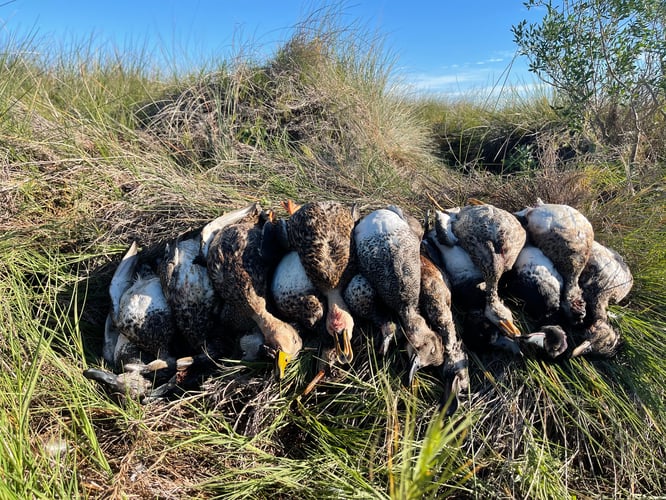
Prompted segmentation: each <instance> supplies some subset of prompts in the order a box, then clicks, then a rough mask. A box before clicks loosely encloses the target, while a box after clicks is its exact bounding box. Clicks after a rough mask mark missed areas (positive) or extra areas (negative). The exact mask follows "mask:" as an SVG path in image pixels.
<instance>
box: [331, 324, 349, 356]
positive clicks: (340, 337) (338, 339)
mask: <svg viewBox="0 0 666 500" xmlns="http://www.w3.org/2000/svg"><path fill="white" fill-rule="evenodd" d="M350 337H351V336H350V335H349V330H347V329H346V328H345V329H344V330H342V331H341V332H335V334H334V335H333V339H334V340H335V352H336V354H337V356H338V358H337V361H338V363H341V364H349V363H351V362H352V360H353V359H354V351H352V346H351V339H350Z"/></svg>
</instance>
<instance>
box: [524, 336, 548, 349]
mask: <svg viewBox="0 0 666 500" xmlns="http://www.w3.org/2000/svg"><path fill="white" fill-rule="evenodd" d="M520 339H521V342H522V344H523V345H525V344H530V345H533V346H535V347H538V348H539V349H544V348H545V341H546V334H545V333H543V332H533V333H530V334H529V335H526V336H522V337H520Z"/></svg>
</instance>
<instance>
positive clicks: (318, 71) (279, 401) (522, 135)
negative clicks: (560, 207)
mask: <svg viewBox="0 0 666 500" xmlns="http://www.w3.org/2000/svg"><path fill="white" fill-rule="evenodd" d="M3 43H4V46H3V48H2V49H1V50H0V65H1V66H2V73H3V78H2V79H1V81H0V116H1V117H2V119H1V120H0V152H1V153H2V158H1V159H0V162H1V163H0V164H1V165H2V169H1V170H0V179H1V182H0V205H1V207H2V208H1V209H0V230H1V232H0V234H2V236H0V256H1V257H2V258H1V259H0V287H1V288H2V296H3V300H2V303H1V305H0V308H2V318H3V321H2V323H0V364H1V367H2V369H1V370H0V387H1V388H2V390H0V409H1V411H0V443H1V444H0V446H2V449H1V450H0V476H1V477H2V480H1V481H0V496H2V497H3V498H71V497H77V496H80V497H85V498H87V497H91V498H109V497H139V498H155V497H160V498H189V497H199V498H212V497H224V498H264V497H268V496H275V497H278V498H291V497H297V498H325V497H345V498H346V497H353V498H365V497H368V498H413V497H419V498H421V497H426V498H434V497H444V496H450V497H474V496H476V497H487V496H490V495H492V496H494V497H496V496H501V497H507V498H514V497H515V498H564V497H574V496H576V497H578V496H582V497H599V496H603V497H611V496H615V497H629V496H633V495H650V494H660V493H662V492H663V491H665V490H666V484H665V479H664V478H666V435H665V434H664V429H665V428H666V404H665V401H666V394H665V390H666V389H665V388H666V367H665V366H664V363H663V358H664V342H665V341H666V314H665V313H664V311H666V291H665V287H664V283H665V281H666V270H665V269H666V266H664V262H666V259H665V254H664V248H666V236H665V233H664V231H663V222H664V221H663V213H664V200H665V199H664V158H663V154H662V153H663V151H662V153H660V154H659V155H656V156H650V157H644V158H642V159H641V164H640V169H637V170H636V175H635V177H633V178H632V183H633V185H634V189H635V193H634V194H631V193H628V192H627V190H626V189H625V185H626V178H625V176H624V167H623V164H622V162H621V160H619V159H618V158H617V157H615V156H612V155H607V153H606V152H605V151H604V150H603V148H600V147H597V146H598V143H597V142H595V140H594V138H590V137H586V136H585V135H584V134H583V133H581V132H580V131H576V130H575V129H572V127H571V124H570V123H568V122H567V120H566V119H565V118H563V117H562V115H561V114H559V113H556V112H555V111H554V110H553V108H552V107H551V106H550V105H549V104H550V101H549V99H548V98H547V97H544V96H539V95H536V94H535V95H533V96H529V97H526V98H525V97H521V98H518V97H517V98H515V99H514V100H513V101H510V100H509V101H507V102H505V103H504V104H502V105H501V106H500V107H496V108H487V107H484V106H483V105H480V104H478V103H475V102H455V103H451V102H447V101H444V100H433V99H425V98H423V99H422V98H409V97H405V96H404V94H400V93H397V92H395V91H394V90H393V89H392V88H391V82H392V81H393V80H392V73H391V69H392V68H391V61H390V60H388V59H385V58H383V56H381V55H378V54H384V53H385V52H384V51H383V50H382V49H381V47H379V46H377V45H376V42H374V39H373V38H372V37H368V36H366V35H364V34H363V33H362V32H359V31H358V30H356V29H342V28H340V26H337V25H336V24H335V19H334V18H333V17H330V16H323V19H310V20H308V21H307V22H305V23H304V24H303V25H302V26H301V28H300V29H298V30H296V32H295V34H294V36H293V38H292V39H291V40H289V41H288V42H286V43H285V44H284V46H283V47H282V48H281V49H280V50H279V51H278V52H277V53H276V54H275V55H274V56H273V57H272V58H270V59H269V60H268V61H265V62H262V63H257V62H253V61H251V60H249V59H247V58H245V59H242V60H238V61H233V62H226V63H225V64H222V65H220V66H219V67H215V68H208V69H205V70H203V69H202V71H201V72H200V73H199V74H196V75H180V76H178V77H177V78H164V77H162V76H161V75H160V74H156V73H155V72H154V71H152V70H151V69H150V68H149V67H147V66H146V64H145V62H143V58H141V57H138V56H132V55H131V54H126V55H123V56H122V57H105V56H103V55H96V54H93V53H92V51H90V50H86V49H85V48H80V47H79V48H75V49H73V51H72V52H71V53H66V52H63V53H62V54H58V56H57V57H53V56H52V55H51V56H50V57H49V58H40V57H39V56H38V54H39V53H40V50H38V49H39V46H35V45H34V44H38V43H39V42H38V41H36V40H30V39H29V40H22V41H16V40H11V39H9V40H5V41H4V42H3ZM646 132H650V130H647V131H646ZM654 133H655V134H658V133H659V131H658V130H655V131H654ZM426 193H428V194H430V195H432V196H433V197H435V198H436V199H437V200H438V201H439V202H440V203H442V204H444V205H447V204H460V203H464V202H465V200H466V199H467V198H468V197H470V196H473V197H477V198H482V199H485V200H487V201H489V202H492V203H495V204H497V205H498V206H501V207H503V208H507V209H510V210H513V209H518V208H522V207H523V206H525V205H526V204H529V203H532V202H533V201H534V200H535V199H536V197H538V196H539V197H542V198H543V199H546V200H549V201H552V202H565V203H569V204H571V205H574V206H576V207H578V208H579V209H580V210H581V211H582V212H583V213H585V214H586V215H588V216H589V218H590V220H591V221H592V223H593V226H594V227H595V230H596V234H597V239H598V240H599V241H601V242H603V243H605V244H607V245H610V246H612V247H613V248H615V249H617V250H618V251H619V252H620V253H621V254H622V255H624V256H625V257H626V259H627V261H628V263H629V265H630V266H631V268H632V270H633V272H634V275H635V278H636V285H635V289H634V291H633V292H632V293H631V295H630V297H629V300H628V303H627V304H626V305H625V306H624V307H618V306H615V307H613V308H612V312H613V313H614V314H615V317H614V320H613V322H614V326H615V327H616V328H618V329H619V330H620V331H621V333H622V335H623V338H624V339H625V345H624V347H623V349H622V350H621V352H620V353H619V354H618V356H617V357H616V358H614V359H611V360H588V359H576V360H571V361H569V360H566V361H563V362H561V363H547V362H541V361H533V360H521V359H503V358H499V359H498V358H497V357H487V356H483V355H476V354H474V355H472V357H471V364H472V366H471V367H470V371H471V387H470V393H469V394H467V395H465V398H464V399H465V402H464V404H463V405H462V407H461V408H459V410H458V412H457V413H456V414H455V416H454V417H453V418H449V419H447V418H445V417H444V415H443V413H442V412H441V411H440V408H439V402H440V398H441V392H442V391H441V388H440V386H439V384H438V382H437V381H436V379H435V377H434V376H433V374H430V373H420V374H419V376H418V377H417V383H416V385H415V386H414V387H405V386H404V385H403V383H402V380H403V379H404V375H405V366H404V361H403V358H404V357H403V356H401V353H399V352H395V353H392V354H391V356H390V357H389V359H388V360H387V362H384V361H383V360H378V359H376V357H375V355H374V350H373V348H372V343H371V342H370V341H369V340H366V339H369V338H370V336H369V335H367V336H364V335H357V336H356V338H357V339H358V340H357V345H356V346H355V350H356V352H357V353H358V354H357V356H356V357H355V360H354V363H353V365H352V366H351V367H349V368H348V369H347V370H343V373H342V374H341V376H340V377H338V378H333V379H331V380H328V381H326V382H324V383H323V384H322V386H321V388H319V389H318V390H317V391H315V392H314V393H312V394H310V395H308V396H301V392H302V390H303V388H304V387H305V385H306V383H307V381H308V380H309V378H310V377H311V376H312V375H313V374H314V362H315V358H316V355H317V353H316V350H315V349H314V347H313V346H312V345H310V346H309V347H308V349H306V350H305V352H304V353H303V355H302V356H301V357H300V358H299V361H298V362H297V363H293V365H292V366H291V367H290V369H289V371H288V374H287V377H286V379H285V380H283V381H282V382H280V383H278V382H276V381H275V380H273V378H272V377H271V375H270V369H269V367H268V366H266V365H264V364H262V363H256V364H243V363H239V362H238V361H234V360H232V359H228V360H227V359H225V360H221V361H220V368H219V372H218V373H217V374H216V376H215V377H214V378H212V379H210V380H207V381H206V383H205V384H204V386H203V387H202V388H201V390H199V391H196V392H192V393H188V394H186V395H184V396H183V397H182V398H179V399H177V400H174V401H170V402H153V403H150V404H147V405H139V404H138V403H137V402H136V401H133V400H122V401H120V402H118V401H114V400H112V399H110V398H109V396H108V395H107V394H106V393H104V391H103V390H102V389H101V388H100V387H98V386H97V385H94V384H92V383H90V381H88V380H86V379H84V378H83V376H82V370H83V369H84V368H86V367H88V366H96V365H99V364H101V363H102V361H101V359H100V353H101V337H102V332H103V327H104V320H105V317H106V313H107V311H108V306H109V301H108V297H107V289H108V284H109V279H110V276H111V274H112V273H113V270H114V268H115V263H117V261H118V260H119V259H120V256H121V255H122V253H123V252H124V251H125V249H126V248H127V247H128V245H129V244H130V242H131V241H133V240H136V241H138V242H139V244H140V245H141V246H143V247H149V246H150V245H152V244H153V243H156V242H159V241H163V240H165V239H169V238H172V237H174V236H176V235H178V234H180V233H183V232H185V231H187V230H189V229H191V228H194V227H198V226H200V225H202V224H203V223H205V222H206V221H208V220H210V219H211V218H213V217H215V216H217V215H219V214H220V213H222V212H224V211H226V210H229V209H231V208H237V207H240V206H243V205H245V204H246V203H247V202H248V201H251V200H259V201H260V202H261V203H262V204H263V205H265V206H269V207H278V206H279V203H278V202H279V201H280V200H282V199H283V198H285V197H293V198H295V199H297V200H301V201H304V200H309V199H317V198H334V199H340V200H345V201H350V202H351V201H356V202H358V203H360V205H361V207H362V208H363V210H368V209H370V208H371V207H375V206H382V205H385V204H387V203H396V204H400V205H402V206H403V207H405V208H406V209H408V210H409V211H411V212H412V213H413V214H414V215H417V216H423V215H424V212H425V210H426V209H427V208H428V207H429V206H430V203H429V201H428V198H427V196H426ZM525 321H526V320H525ZM361 331H365V332H366V333H369V330H368V328H366V327H364V326H362V327H361Z"/></svg>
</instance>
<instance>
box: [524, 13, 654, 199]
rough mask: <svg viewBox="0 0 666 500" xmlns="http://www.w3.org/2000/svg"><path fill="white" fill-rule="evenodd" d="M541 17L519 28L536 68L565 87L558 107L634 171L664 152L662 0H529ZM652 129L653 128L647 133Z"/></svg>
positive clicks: (557, 86) (551, 81) (560, 89)
mask: <svg viewBox="0 0 666 500" xmlns="http://www.w3.org/2000/svg"><path fill="white" fill-rule="evenodd" d="M525 5H527V7H528V8H538V7H542V8H545V10H546V15H545V16H544V18H543V19H542V20H541V22H540V23H538V24H537V23H533V24H529V25H528V24H527V22H526V21H522V22H521V23H519V24H517V25H516V26H514V28H513V33H514V37H515V41H516V43H517V44H518V46H519V47H520V52H521V53H522V54H524V55H525V56H527V57H528V59H529V61H530V69H531V71H533V72H534V73H536V74H537V75H538V76H539V77H540V78H541V79H543V80H544V81H545V82H547V83H549V84H550V85H551V86H553V87H554V88H555V89H557V91H558V103H557V104H558V106H559V107H560V110H559V112H560V113H561V114H563V115H565V116H566V117H567V122H568V123H569V124H570V125H573V126H576V127H580V128H583V129H584V130H585V131H586V132H587V133H589V134H592V135H593V136H594V137H595V138H596V139H597V142H599V143H601V144H604V145H605V146H610V147H609V148H607V150H610V151H609V152H612V153H613V154H614V155H615V156H617V157H619V158H621V159H622V161H624V164H625V167H626V171H627V181H628V184H629V187H630V188H631V187H632V182H633V181H632V179H631V177H632V170H634V169H636V168H639V167H640V160H641V158H644V157H646V156H654V155H657V156H659V155H661V157H662V158H663V144H664V136H663V134H660V133H657V132H656V131H655V130H654V129H652V128H653V127H655V126H660V125H663V122H664V119H665V118H666V114H665V112H664V106H665V105H666V74H664V69H665V66H664V63H665V62H666V32H665V30H666V7H665V6H664V3H663V2H661V1H659V0H642V1H630V0H611V1H602V0H593V1H581V0H564V1H562V2H555V3H554V2H552V1H551V0H529V1H528V2H525ZM648 129H652V130H650V131H649V132H648Z"/></svg>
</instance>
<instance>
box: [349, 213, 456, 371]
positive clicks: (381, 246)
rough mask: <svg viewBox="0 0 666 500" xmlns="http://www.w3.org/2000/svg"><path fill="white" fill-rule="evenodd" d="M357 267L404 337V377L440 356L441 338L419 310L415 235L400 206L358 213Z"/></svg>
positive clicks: (439, 359) (437, 362)
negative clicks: (407, 367) (396, 318)
mask: <svg viewBox="0 0 666 500" xmlns="http://www.w3.org/2000/svg"><path fill="white" fill-rule="evenodd" d="M354 239H355V242H356V255H357V257H358V263H359V269H360V271H361V273H362V274H363V275H364V276H365V277H366V278H367V279H368V281H370V283H371V285H372V287H373V288H374V289H375V290H376V291H377V294H378V295H379V297H380V298H381V300H382V301H383V302H384V303H385V304H386V305H387V306H388V307H389V308H390V309H392V310H394V311H396V313H397V314H398V316H399V318H400V321H401V323H402V326H403V329H404V333H405V336H406V338H407V341H408V346H407V350H408V353H409V356H410V361H411V366H410V370H409V381H410V383H411V381H412V380H413V377H414V374H415V373H416V371H417V370H418V369H419V368H422V367H425V366H440V365H441V364H442V363H443V362H444V346H443V343H442V338H441V337H440V336H439V335H438V334H437V333H435V332H434V331H433V330H432V329H431V328H430V327H429V326H428V325H427V323H426V321H425V319H424V318H423V316H421V314H420V312H419V297H420V289H421V260H420V240H419V237H418V236H417V235H416V234H415V233H414V232H413V230H412V229H411V228H410V225H409V224H408V222H407V221H406V220H405V218H404V216H403V213H402V210H400V209H399V208H398V207H393V206H392V207H389V208H387V209H380V210H375V211H374V212H371V213H370V214H368V215H366V216H365V217H363V218H362V219H361V220H360V221H359V222H358V224H357V225H356V228H355V229H354Z"/></svg>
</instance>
